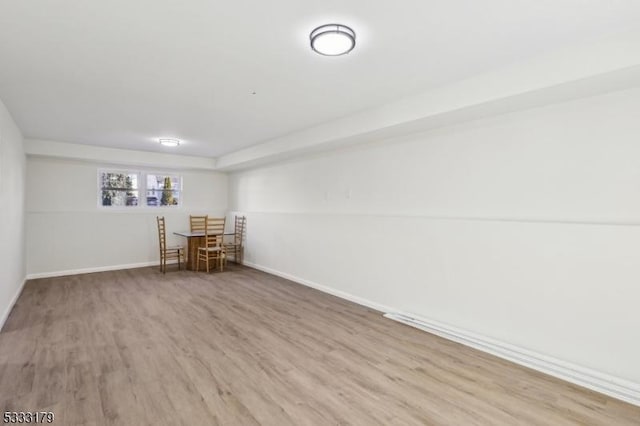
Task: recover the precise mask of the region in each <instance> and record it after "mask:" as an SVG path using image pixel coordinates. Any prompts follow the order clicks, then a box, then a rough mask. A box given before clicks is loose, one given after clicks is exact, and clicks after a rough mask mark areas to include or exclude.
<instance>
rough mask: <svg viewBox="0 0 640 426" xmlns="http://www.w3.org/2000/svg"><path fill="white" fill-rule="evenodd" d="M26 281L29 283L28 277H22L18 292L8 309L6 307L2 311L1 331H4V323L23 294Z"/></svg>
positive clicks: (0, 318)
mask: <svg viewBox="0 0 640 426" xmlns="http://www.w3.org/2000/svg"><path fill="white" fill-rule="evenodd" d="M26 283H27V277H24V278H23V279H22V284H20V286H19V287H18V290H16V293H15V294H14V295H13V298H11V301H10V302H9V306H7V309H5V311H4V312H3V313H2V317H0V331H2V329H3V328H4V324H5V323H6V322H7V320H8V319H9V315H11V311H12V310H13V307H14V306H15V304H16V302H17V301H18V299H19V298H20V295H21V294H22V290H23V289H24V285H25V284H26Z"/></svg>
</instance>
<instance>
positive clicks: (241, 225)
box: [233, 216, 247, 245]
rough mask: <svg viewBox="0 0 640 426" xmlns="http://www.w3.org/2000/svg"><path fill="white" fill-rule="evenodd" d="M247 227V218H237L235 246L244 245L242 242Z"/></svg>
mask: <svg viewBox="0 0 640 426" xmlns="http://www.w3.org/2000/svg"><path fill="white" fill-rule="evenodd" d="M246 226H247V218H246V216H236V224H235V229H234V231H233V232H234V235H233V240H234V243H235V244H240V245H242V240H243V239H244V232H245V229H246Z"/></svg>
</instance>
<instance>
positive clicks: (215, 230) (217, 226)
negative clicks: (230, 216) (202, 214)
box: [204, 216, 226, 247]
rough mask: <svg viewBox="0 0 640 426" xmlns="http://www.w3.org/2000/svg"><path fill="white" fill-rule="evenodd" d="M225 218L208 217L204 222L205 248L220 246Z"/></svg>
mask: <svg viewBox="0 0 640 426" xmlns="http://www.w3.org/2000/svg"><path fill="white" fill-rule="evenodd" d="M225 222H226V218H224V217H208V216H207V219H206V220H205V232H204V234H205V243H206V246H207V247H215V246H220V245H222V237H223V236H224V225H225Z"/></svg>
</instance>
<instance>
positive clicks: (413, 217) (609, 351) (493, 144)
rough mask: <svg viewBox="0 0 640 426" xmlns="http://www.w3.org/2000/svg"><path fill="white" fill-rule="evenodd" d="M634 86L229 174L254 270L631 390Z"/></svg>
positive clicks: (638, 220)
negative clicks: (560, 363) (507, 346)
mask: <svg viewBox="0 0 640 426" xmlns="http://www.w3.org/2000/svg"><path fill="white" fill-rule="evenodd" d="M638 111H640V89H637V88H635V89H630V90H625V91H620V92H614V93H609V94H606V95H601V96H597V97H592V98H585V99H580V100H575V101H571V102H567V103H563V104H556V105H550V106H547V107H544V108H536V109H532V110H527V111H521V112H517V113H512V114H507V115H502V116H496V117H493V118H490V119H483V120H479V121H475V122H473V123H467V124H464V125H458V126H455V127H450V128H444V129H440V130H437V131H432V132H429V133H427V134H421V135H414V136H411V137H407V138H405V139H404V140H402V141H394V142H393V143H392V142H376V141H372V143H370V144H368V145H366V146H360V147H357V148H352V149H348V150H343V151H337V152H332V153H329V154H325V155H321V156H316V157H313V158H307V159H304V160H299V161H293V162H289V163H281V164H279V165H275V166H271V167H265V168H261V169H255V170H250V171H245V172H239V173H236V174H234V175H232V176H231V177H230V208H231V209H232V210H235V211H238V212H244V213H246V214H247V216H248V223H247V228H248V231H247V248H246V259H247V261H248V262H250V263H253V264H256V265H259V266H261V267H265V268H270V269H273V270H275V271H279V272H280V273H285V274H289V275H291V276H294V277H297V278H299V279H301V280H307V281H311V282H314V283H318V284H320V285H325V286H328V287H330V288H331V289H333V290H336V291H341V292H345V293H348V294H350V295H353V296H355V297H359V298H363V299H366V300H368V301H370V302H373V303H375V304H380V305H385V306H389V307H391V308H393V309H395V310H398V311H403V312H408V313H412V314H415V315H417V316H420V317H424V318H428V319H433V320H437V321H440V322H443V323H445V324H449V325H452V326H456V327H459V328H462V329H465V330H468V331H471V332H474V333H479V334H480V335H483V336H487V337H490V338H493V339H497V340H499V341H502V342H507V343H511V344H513V345H517V346H519V347H521V348H526V349H529V350H532V351H535V352H537V353H540V354H543V355H548V356H552V357H555V358H557V359H560V360H565V361H567V362H570V363H572V364H574V365H579V366H583V367H587V368H590V369H593V370H596V371H598V372H602V373H606V374H609V375H613V376H616V377H620V378H623V379H626V380H629V381H632V382H635V383H639V384H640V363H638V360H639V359H640V339H638V338H637V337H638V330H640V309H638V301H639V300H640V120H638Z"/></svg>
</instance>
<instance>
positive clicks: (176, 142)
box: [160, 138, 180, 146]
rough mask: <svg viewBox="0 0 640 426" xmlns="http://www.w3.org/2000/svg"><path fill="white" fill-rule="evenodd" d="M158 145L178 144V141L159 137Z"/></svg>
mask: <svg viewBox="0 0 640 426" xmlns="http://www.w3.org/2000/svg"><path fill="white" fill-rule="evenodd" d="M160 145H164V146H178V145H180V141H179V140H178V139H166V138H165V139H160Z"/></svg>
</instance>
